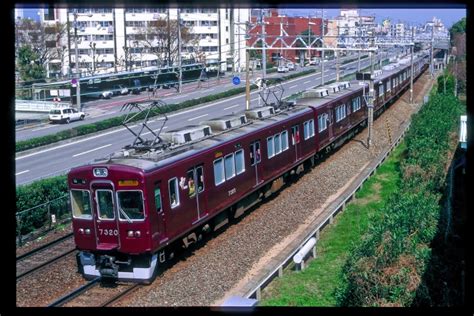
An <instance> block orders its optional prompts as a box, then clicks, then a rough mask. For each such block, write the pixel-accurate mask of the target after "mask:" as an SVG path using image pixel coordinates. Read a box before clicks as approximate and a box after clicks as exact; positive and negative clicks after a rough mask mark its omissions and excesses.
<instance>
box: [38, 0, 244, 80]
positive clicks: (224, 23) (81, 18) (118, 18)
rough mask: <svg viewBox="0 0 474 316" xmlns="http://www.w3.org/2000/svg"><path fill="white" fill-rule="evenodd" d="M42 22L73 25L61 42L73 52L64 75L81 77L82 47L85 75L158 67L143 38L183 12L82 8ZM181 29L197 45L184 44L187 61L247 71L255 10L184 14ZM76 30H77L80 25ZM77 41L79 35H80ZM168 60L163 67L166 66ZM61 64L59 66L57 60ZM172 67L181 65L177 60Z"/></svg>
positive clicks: (56, 12) (53, 12)
mask: <svg viewBox="0 0 474 316" xmlns="http://www.w3.org/2000/svg"><path fill="white" fill-rule="evenodd" d="M42 12H43V15H42V17H41V20H42V21H44V22H46V21H52V22H56V21H57V22H60V23H68V22H69V23H70V25H71V28H70V29H69V34H66V36H64V37H63V38H61V39H60V41H59V42H58V46H63V47H67V49H66V51H67V56H66V58H65V59H66V62H65V63H63V68H62V73H63V74H67V73H69V72H71V73H74V72H75V62H76V41H77V57H78V60H79V71H80V72H81V73H82V74H90V73H96V74H97V73H104V72H114V71H122V70H125V69H126V67H125V61H128V64H127V66H128V67H127V68H128V69H140V68H144V67H150V66H155V65H157V61H158V58H157V56H156V55H155V54H154V53H153V52H151V51H150V50H149V49H147V47H146V46H147V45H145V44H144V42H143V41H142V40H139V39H141V38H140V35H138V33H140V32H141V30H143V29H144V28H145V27H147V26H148V25H150V24H151V23H152V22H153V21H157V20H158V19H168V18H169V19H170V20H171V21H172V20H177V18H178V9H176V8H173V9H167V8H153V7H150V8H81V9H77V11H75V10H74V9H44V10H42ZM179 14H180V18H181V21H182V23H181V25H183V27H186V28H188V29H189V32H190V33H191V34H192V38H193V40H192V41H191V42H188V43H182V45H181V52H182V54H181V56H182V59H183V60H186V59H191V58H194V60H200V61H205V62H207V63H211V62H217V61H219V60H220V61H221V62H223V63H222V65H221V70H223V71H224V70H232V69H235V71H237V68H238V67H239V66H240V67H241V68H243V67H245V46H246V42H245V23H246V22H247V21H249V20H250V9H222V8H219V9H217V8H190V9H189V8H181V9H180V12H179ZM74 24H75V25H74ZM74 26H75V27H76V30H77V35H75V29H74ZM167 61H168V58H167V56H162V58H161V62H163V63H166V62H167ZM55 62H58V61H57V60H56V61H55ZM171 63H172V64H174V65H177V61H176V60H171Z"/></svg>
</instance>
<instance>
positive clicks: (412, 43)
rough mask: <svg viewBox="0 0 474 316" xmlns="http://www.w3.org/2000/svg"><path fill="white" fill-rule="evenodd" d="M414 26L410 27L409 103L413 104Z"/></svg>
mask: <svg viewBox="0 0 474 316" xmlns="http://www.w3.org/2000/svg"><path fill="white" fill-rule="evenodd" d="M414 40H415V27H414V26H412V27H411V57H410V60H411V76H410V104H413V52H414V48H415V43H414Z"/></svg>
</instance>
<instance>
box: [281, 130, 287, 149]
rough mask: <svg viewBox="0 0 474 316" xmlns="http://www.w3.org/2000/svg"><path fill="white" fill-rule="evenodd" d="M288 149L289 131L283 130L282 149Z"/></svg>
mask: <svg viewBox="0 0 474 316" xmlns="http://www.w3.org/2000/svg"><path fill="white" fill-rule="evenodd" d="M287 149H288V132H287V131H283V132H281V151H285V150H287Z"/></svg>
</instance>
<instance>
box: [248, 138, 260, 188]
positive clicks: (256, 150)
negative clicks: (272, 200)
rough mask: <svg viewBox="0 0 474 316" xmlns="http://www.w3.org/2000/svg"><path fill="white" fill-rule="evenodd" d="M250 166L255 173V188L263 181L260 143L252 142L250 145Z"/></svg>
mask: <svg viewBox="0 0 474 316" xmlns="http://www.w3.org/2000/svg"><path fill="white" fill-rule="evenodd" d="M249 152H250V166H251V167H252V170H253V171H254V172H255V186H257V185H259V184H260V183H261V182H262V181H263V177H262V176H263V172H262V153H261V150H260V141H258V140H257V141H254V142H252V143H251V144H250V150H249Z"/></svg>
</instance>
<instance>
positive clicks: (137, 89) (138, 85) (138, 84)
mask: <svg viewBox="0 0 474 316" xmlns="http://www.w3.org/2000/svg"><path fill="white" fill-rule="evenodd" d="M131 90H132V93H133V94H140V92H141V91H142V83H141V82H140V80H138V79H135V80H133V87H132V89H131Z"/></svg>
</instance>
